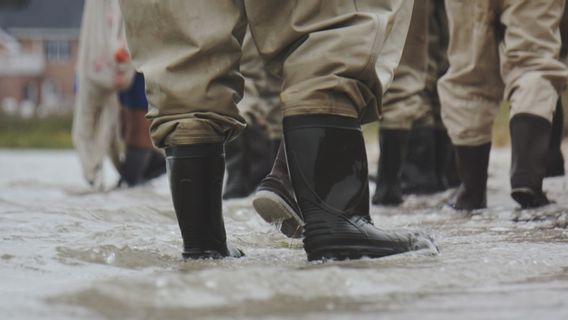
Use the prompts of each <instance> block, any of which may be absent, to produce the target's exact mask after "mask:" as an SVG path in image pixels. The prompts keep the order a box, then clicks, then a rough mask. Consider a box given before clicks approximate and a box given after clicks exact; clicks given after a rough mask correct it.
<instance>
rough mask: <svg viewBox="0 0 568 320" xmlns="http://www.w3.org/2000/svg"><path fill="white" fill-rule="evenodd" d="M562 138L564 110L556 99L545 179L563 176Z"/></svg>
mask: <svg viewBox="0 0 568 320" xmlns="http://www.w3.org/2000/svg"><path fill="white" fill-rule="evenodd" d="M563 137H564V110H563V108H562V101H561V99H558V104H557V105H556V111H555V112H554V117H553V118H552V132H551V134H550V146H549V148H548V163H547V165H546V177H559V176H563V175H564V156H563V155H562V150H561V148H560V146H561V145H562V138H563Z"/></svg>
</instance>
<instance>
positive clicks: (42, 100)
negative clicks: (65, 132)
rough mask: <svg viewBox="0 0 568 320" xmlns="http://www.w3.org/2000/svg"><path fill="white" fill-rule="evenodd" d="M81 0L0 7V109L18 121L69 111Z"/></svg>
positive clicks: (13, 2)
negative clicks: (19, 119)
mask: <svg viewBox="0 0 568 320" xmlns="http://www.w3.org/2000/svg"><path fill="white" fill-rule="evenodd" d="M83 3H84V1H83V0H49V1H46V0H6V1H4V0H3V1H2V2H1V3H0V108H1V109H2V110H3V111H4V112H5V113H11V114H20V115H22V116H24V117H29V116H33V115H39V116H42V115H46V114H50V113H57V112H66V111H69V110H71V108H72V106H73V100H74V86H75V85H74V82H75V81H74V78H75V64H76V61H77V51H78V47H79V43H78V42H79V28H80V26H81V15H82V12H83Z"/></svg>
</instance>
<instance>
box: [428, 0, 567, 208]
mask: <svg viewBox="0 0 568 320" xmlns="http://www.w3.org/2000/svg"><path fill="white" fill-rule="evenodd" d="M565 2H566V1H564V0H550V1H529V0H522V1H508V0H499V1H493V0H480V1H453V0H447V1H446V10H447V13H448V20H449V27H450V28H449V29H450V41H449V47H448V60H449V63H450V67H449V69H448V72H447V73H446V74H445V75H444V76H443V77H442V78H441V80H440V81H439V82H438V92H439V94H440V100H441V103H442V119H443V121H444V124H445V125H446V127H447V128H448V133H449V136H450V138H451V140H452V143H453V144H454V146H455V151H456V161H457V169H458V173H459V176H460V180H461V185H460V187H459V188H458V190H457V191H456V192H455V193H454V195H453V196H452V198H451V199H450V201H449V205H450V206H451V207H453V208H455V209H457V210H475V209H482V208H485V207H486V206H487V200H486V199H487V195H486V193H487V169H488V164H489V153H490V150H491V131H492V124H493V120H494V118H495V115H496V113H497V111H498V110H499V105H500V103H501V101H502V100H503V98H505V99H507V100H508V101H509V102H510V105H511V108H510V120H509V127H510V134H511V147H512V150H511V153H512V157H511V158H512V163H511V173H510V174H511V181H510V182H511V197H512V198H513V199H514V200H515V201H516V202H517V203H519V205H520V206H521V207H522V208H533V207H540V206H544V205H547V204H549V203H550V200H549V199H548V198H547V196H546V194H545V193H544V192H543V190H542V182H543V178H544V177H545V175H546V167H547V162H548V159H547V157H548V152H549V146H550V141H551V131H552V119H553V115H554V112H555V109H556V107H557V105H558V101H559V92H561V91H562V90H563V89H564V88H565V86H566V81H567V79H568V68H567V67H566V65H564V64H563V63H562V62H561V61H560V60H559V53H560V48H561V43H562V42H561V38H560V32H559V31H560V30H559V24H560V22H561V18H562V15H563V12H564V8H565V4H566V3H565Z"/></svg>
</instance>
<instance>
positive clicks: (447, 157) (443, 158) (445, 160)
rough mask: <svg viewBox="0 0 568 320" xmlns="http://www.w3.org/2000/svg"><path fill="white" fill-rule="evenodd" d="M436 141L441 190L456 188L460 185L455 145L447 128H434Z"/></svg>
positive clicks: (437, 167) (438, 176) (437, 173)
mask: <svg viewBox="0 0 568 320" xmlns="http://www.w3.org/2000/svg"><path fill="white" fill-rule="evenodd" d="M434 140H435V141H436V143H435V144H436V176H437V180H438V184H439V185H438V187H439V190H440V191H443V190H447V189H450V188H455V187H457V186H459V185H460V178H459V176H458V172H457V169H456V157H455V152H454V146H453V145H452V142H451V141H450V138H449V137H448V132H447V131H446V129H445V128H436V129H434Z"/></svg>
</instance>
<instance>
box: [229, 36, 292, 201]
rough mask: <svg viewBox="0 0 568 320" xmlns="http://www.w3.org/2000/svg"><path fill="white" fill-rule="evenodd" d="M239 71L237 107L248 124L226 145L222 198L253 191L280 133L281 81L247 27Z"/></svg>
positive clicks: (262, 175)
mask: <svg viewBox="0 0 568 320" xmlns="http://www.w3.org/2000/svg"><path fill="white" fill-rule="evenodd" d="M241 72H242V74H243V77H244V79H245V86H244V95H243V100H241V102H240V103H239V104H238V106H237V107H238V108H239V111H240V113H241V115H242V116H243V118H244V119H245V121H246V123H247V126H246V127H245V128H244V129H243V131H242V132H241V133H240V134H239V135H238V136H237V137H236V138H234V139H233V140H232V141H230V142H228V143H227V145H226V147H225V153H226V158H225V159H226V167H227V182H226V184H225V189H224V191H223V199H233V198H244V197H247V196H249V195H250V194H251V193H252V192H254V191H255V189H256V188H257V186H258V185H259V183H260V181H261V180H262V179H263V178H264V177H265V176H266V175H267V174H268V172H269V171H270V168H271V167H272V162H273V159H274V151H273V150H274V149H275V148H277V147H278V146H277V144H279V141H280V139H281V136H282V114H281V111H280V105H279V94H280V84H281V82H280V81H279V80H278V79H277V78H276V77H275V76H273V75H270V74H269V73H268V71H267V70H266V67H265V66H264V63H263V62H262V58H261V57H260V55H259V53H258V50H257V49H256V46H255V45H254V42H253V40H252V37H251V35H250V31H248V30H247V33H246V35H245V38H244V40H243V56H242V58H241ZM275 145H276V146H275Z"/></svg>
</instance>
